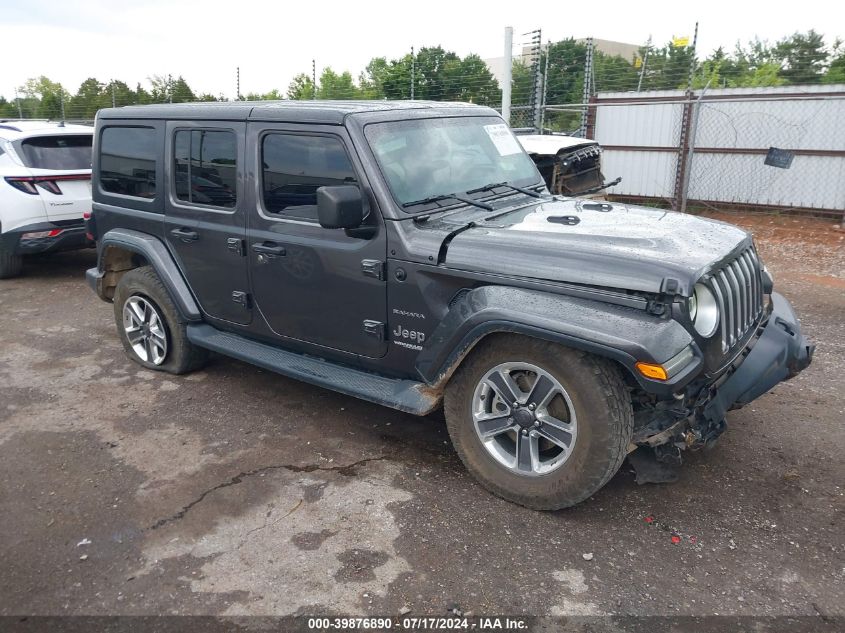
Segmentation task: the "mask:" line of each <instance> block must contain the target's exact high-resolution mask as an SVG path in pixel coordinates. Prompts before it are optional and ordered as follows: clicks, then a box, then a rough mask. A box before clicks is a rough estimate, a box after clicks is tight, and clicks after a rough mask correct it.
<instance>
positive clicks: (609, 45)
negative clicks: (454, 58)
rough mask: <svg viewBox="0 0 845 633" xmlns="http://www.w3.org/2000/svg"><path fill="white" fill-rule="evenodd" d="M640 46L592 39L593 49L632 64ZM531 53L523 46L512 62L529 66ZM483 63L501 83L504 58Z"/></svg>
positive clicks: (582, 41)
mask: <svg viewBox="0 0 845 633" xmlns="http://www.w3.org/2000/svg"><path fill="white" fill-rule="evenodd" d="M576 41H577V42H579V43H581V44H586V42H587V40H586V38H581V39H578V40H576ZM545 46H548V44H546V45H545ZM640 46H642V44H629V43H627V42H614V41H613V40H601V39H598V38H593V47H594V48H595V50H597V51H601V52H602V53H604V54H605V55H611V56H615V55H618V56H619V57H622V58H623V59H626V60H628V61H629V62H631V63H632V64H633V63H634V58H635V57H636V55H637V54H638V52H639V50H640ZM532 51H533V48H532V47H530V46H523V47H522V52H521V53H517V54H514V56H513V59H514V61H517V60H521V61H522V62H523V63H524V64H530V63H531V62H532V61H533V60H532ZM484 63H485V64H487V68H489V69H490V72H491V73H492V74H493V76H494V77H495V78H496V81H498V82H499V83H501V82H502V77H503V76H504V70H505V58H504V56H502V57H490V58H488V59H485V60H484Z"/></svg>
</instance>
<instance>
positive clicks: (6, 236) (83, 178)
mask: <svg viewBox="0 0 845 633" xmlns="http://www.w3.org/2000/svg"><path fill="white" fill-rule="evenodd" d="M92 138H93V129H92V128H90V127H86V126H83V125H65V124H63V123H55V122H48V121H8V120H3V119H0V279H4V278H7V277H14V276H16V275H19V274H20V272H21V261H22V260H21V256H22V255H26V254H34V253H45V252H48V251H58V250H70V249H75V248H84V247H86V246H90V245H91V241H90V240H89V239H88V237H87V236H86V230H85V225H84V220H83V214H86V213H89V212H90V211H91V139H92Z"/></svg>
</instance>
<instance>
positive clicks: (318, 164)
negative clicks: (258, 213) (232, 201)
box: [261, 134, 358, 221]
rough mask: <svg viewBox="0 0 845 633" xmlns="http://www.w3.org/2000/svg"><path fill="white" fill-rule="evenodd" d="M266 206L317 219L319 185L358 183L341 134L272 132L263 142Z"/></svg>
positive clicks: (279, 212) (274, 211)
mask: <svg viewBox="0 0 845 633" xmlns="http://www.w3.org/2000/svg"><path fill="white" fill-rule="evenodd" d="M261 156H262V162H263V178H262V190H263V194H264V208H265V209H266V210H267V211H268V212H269V213H272V214H277V215H280V216H285V217H291V218H296V219H300V220H313V221H316V220H317V189H318V188H320V187H326V186H331V185H348V184H353V185H354V184H357V182H358V181H357V178H356V177H355V171H354V169H353V168H352V163H351V162H350V161H349V156H347V154H346V150H345V149H344V147H343V143H342V142H341V141H340V139H338V138H334V137H330V136H298V135H294V134H268V135H267V136H265V137H264V142H263V143H262V148H261Z"/></svg>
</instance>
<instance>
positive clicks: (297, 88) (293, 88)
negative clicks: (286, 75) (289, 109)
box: [288, 73, 317, 99]
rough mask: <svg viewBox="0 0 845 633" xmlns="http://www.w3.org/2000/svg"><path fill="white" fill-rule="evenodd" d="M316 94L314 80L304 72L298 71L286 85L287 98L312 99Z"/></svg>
mask: <svg viewBox="0 0 845 633" xmlns="http://www.w3.org/2000/svg"><path fill="white" fill-rule="evenodd" d="M316 96H317V93H316V90H315V89H314V82H313V81H311V77H309V76H308V75H306V74H305V73H299V74H298V75H296V77H294V78H293V79H292V80H291V82H290V85H289V86H288V99H314V98H315V97H316Z"/></svg>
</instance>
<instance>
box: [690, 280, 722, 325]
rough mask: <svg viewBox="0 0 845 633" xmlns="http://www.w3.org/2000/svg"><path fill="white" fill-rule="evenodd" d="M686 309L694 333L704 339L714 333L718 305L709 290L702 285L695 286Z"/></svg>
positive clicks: (717, 316)
mask: <svg viewBox="0 0 845 633" xmlns="http://www.w3.org/2000/svg"><path fill="white" fill-rule="evenodd" d="M687 308H688V310H689V316H690V319H691V320H692V325H693V327H694V328H695V331H696V332H698V333H699V334H701V336H703V337H705V338H708V337H710V336H713V335H714V334H715V333H716V328H717V327H718V326H719V304H718V303H716V297H714V296H713V293H712V292H711V291H710V288H708V287H707V286H705V285H704V284H695V288H693V293H692V296H691V297H690V298H689V300H688V302H687Z"/></svg>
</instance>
